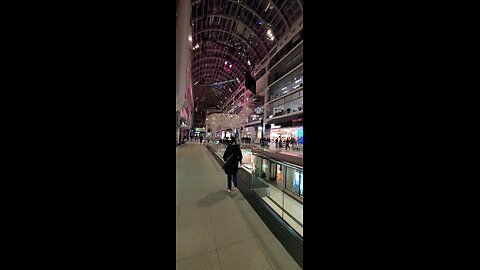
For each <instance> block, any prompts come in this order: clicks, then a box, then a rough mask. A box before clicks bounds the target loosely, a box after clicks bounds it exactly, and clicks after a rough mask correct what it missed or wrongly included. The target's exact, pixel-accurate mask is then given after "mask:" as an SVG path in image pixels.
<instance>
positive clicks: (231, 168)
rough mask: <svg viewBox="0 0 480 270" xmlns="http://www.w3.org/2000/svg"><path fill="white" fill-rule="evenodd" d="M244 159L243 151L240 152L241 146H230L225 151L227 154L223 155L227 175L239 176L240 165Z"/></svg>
mask: <svg viewBox="0 0 480 270" xmlns="http://www.w3.org/2000/svg"><path fill="white" fill-rule="evenodd" d="M230 156H231V158H230ZM229 158H230V159H229ZM242 159H243V156H242V151H241V150H240V145H238V144H230V145H228V146H227V149H226V150H225V153H224V154H223V161H225V162H226V163H225V165H224V166H223V168H224V170H225V173H226V174H237V172H238V163H239V162H240V161H242ZM227 160H228V161H227Z"/></svg>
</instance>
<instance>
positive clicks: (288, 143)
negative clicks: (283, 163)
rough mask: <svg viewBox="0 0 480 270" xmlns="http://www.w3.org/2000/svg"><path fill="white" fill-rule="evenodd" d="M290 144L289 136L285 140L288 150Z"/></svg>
mask: <svg viewBox="0 0 480 270" xmlns="http://www.w3.org/2000/svg"><path fill="white" fill-rule="evenodd" d="M289 146H290V137H288V138H287V140H286V141H285V150H288V147H289Z"/></svg>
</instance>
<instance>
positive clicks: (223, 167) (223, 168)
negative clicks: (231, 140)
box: [222, 154, 234, 173]
mask: <svg viewBox="0 0 480 270" xmlns="http://www.w3.org/2000/svg"><path fill="white" fill-rule="evenodd" d="M233 155H234V154H231V155H230V157H229V158H227V160H226V161H225V163H224V164H223V166H222V170H223V171H225V165H227V162H228V161H229V160H230V159H231V158H232V157H233ZM225 173H226V172H225Z"/></svg>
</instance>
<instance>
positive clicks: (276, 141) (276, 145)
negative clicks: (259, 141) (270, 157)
mask: <svg viewBox="0 0 480 270" xmlns="http://www.w3.org/2000/svg"><path fill="white" fill-rule="evenodd" d="M275 147H278V137H277V138H276V139H275Z"/></svg>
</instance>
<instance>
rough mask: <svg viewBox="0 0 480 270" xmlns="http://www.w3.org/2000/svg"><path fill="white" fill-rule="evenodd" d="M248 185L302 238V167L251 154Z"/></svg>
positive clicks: (254, 153)
mask: <svg viewBox="0 0 480 270" xmlns="http://www.w3.org/2000/svg"><path fill="white" fill-rule="evenodd" d="M250 158H251V162H252V166H253V169H252V171H251V173H252V181H251V189H252V190H253V191H254V192H255V194H257V195H258V196H259V197H260V198H261V199H262V200H263V201H264V202H265V203H266V204H267V205H268V206H269V207H270V208H271V209H272V210H273V211H274V212H275V213H277V214H278V216H280V217H281V218H282V219H283V220H284V221H285V222H286V223H287V224H288V225H289V226H290V227H291V228H292V229H293V230H294V231H296V232H297V233H298V234H299V235H300V236H301V237H302V238H303V167H300V166H297V165H294V164H290V163H287V162H284V161H280V160H275V159H272V158H270V157H266V156H263V155H261V154H260V153H258V152H256V151H251V154H250Z"/></svg>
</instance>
